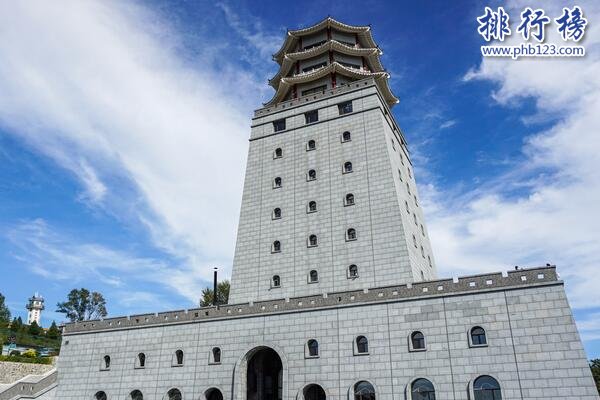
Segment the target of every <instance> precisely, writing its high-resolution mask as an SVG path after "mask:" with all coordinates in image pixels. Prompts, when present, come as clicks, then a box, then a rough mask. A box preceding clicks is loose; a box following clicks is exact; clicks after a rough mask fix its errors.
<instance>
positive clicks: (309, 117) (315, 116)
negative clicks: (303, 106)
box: [304, 110, 319, 124]
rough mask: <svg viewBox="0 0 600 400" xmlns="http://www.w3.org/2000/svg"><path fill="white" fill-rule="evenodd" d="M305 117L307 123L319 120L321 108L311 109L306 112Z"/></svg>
mask: <svg viewBox="0 0 600 400" xmlns="http://www.w3.org/2000/svg"><path fill="white" fill-rule="evenodd" d="M304 118H305V120H306V123H307V124H312V123H313V122H317V121H318V120H319V110H313V111H309V112H307V113H304Z"/></svg>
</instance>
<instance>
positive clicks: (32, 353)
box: [21, 349, 37, 358]
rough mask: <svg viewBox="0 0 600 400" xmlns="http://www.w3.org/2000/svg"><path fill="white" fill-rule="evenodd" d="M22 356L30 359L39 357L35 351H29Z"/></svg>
mask: <svg viewBox="0 0 600 400" xmlns="http://www.w3.org/2000/svg"><path fill="white" fill-rule="evenodd" d="M21 355H22V356H23V357H28V358H36V357H37V353H36V351H35V350H34V349H27V350H25V351H24V352H23V354H21Z"/></svg>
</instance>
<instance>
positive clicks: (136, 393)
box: [129, 390, 144, 400]
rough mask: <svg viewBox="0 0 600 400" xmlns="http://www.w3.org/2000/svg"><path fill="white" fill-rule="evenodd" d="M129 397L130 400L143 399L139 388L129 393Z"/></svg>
mask: <svg viewBox="0 0 600 400" xmlns="http://www.w3.org/2000/svg"><path fill="white" fill-rule="evenodd" d="M129 398H130V399H131V400H144V395H143V394H142V392H140V391H139V390H134V391H132V392H131V393H129Z"/></svg>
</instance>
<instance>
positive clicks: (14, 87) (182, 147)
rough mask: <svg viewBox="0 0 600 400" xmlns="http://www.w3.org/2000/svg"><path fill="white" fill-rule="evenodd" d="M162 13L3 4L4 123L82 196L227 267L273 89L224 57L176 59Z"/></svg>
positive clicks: (172, 246)
mask: <svg viewBox="0 0 600 400" xmlns="http://www.w3.org/2000/svg"><path fill="white" fill-rule="evenodd" d="M159 21H161V18H160V16H156V15H152V14H150V12H149V11H148V10H145V9H143V8H141V7H140V6H139V5H136V4H133V3H129V2H110V1H109V2H99V1H86V2H69V4H68V6H65V7H60V6H57V4H56V3H52V4H50V3H48V2H44V1H32V2H8V3H6V4H4V5H3V12H2V13H0V26H2V35H0V55H1V56H0V125H3V126H5V127H7V128H8V131H10V132H11V133H13V134H14V135H17V136H18V137H20V138H21V139H22V140H24V141H25V142H26V143H28V144H29V145H30V146H32V147H33V148H35V149H37V151H39V152H41V153H43V154H45V155H47V156H49V157H51V158H52V159H54V160H55V161H56V162H57V163H58V164H59V165H61V166H62V167H64V168H66V169H68V170H69V171H72V173H73V174H74V176H75V177H76V178H78V179H79V180H80V181H81V184H82V185H83V188H84V191H83V193H82V194H81V196H80V199H81V200H83V201H86V202H88V203H89V204H91V205H92V206H97V207H101V208H103V209H104V210H106V211H107V212H109V213H111V214H115V215H119V216H120V217H121V218H129V219H131V221H129V222H131V223H134V224H135V223H136V222H137V223H138V224H139V221H141V222H143V223H144V224H146V225H147V227H148V232H150V233H151V234H152V238H153V240H154V242H155V244H156V245H158V246H160V247H161V248H162V249H165V250H167V251H169V252H170V253H172V255H173V256H174V257H181V258H184V259H185V262H184V263H183V265H185V266H186V268H188V269H193V270H194V271H197V272H200V276H202V277H204V278H209V276H210V269H209V268H206V266H207V265H208V264H211V265H214V264H217V265H221V266H223V267H224V269H225V271H227V272H226V274H227V273H228V270H229V267H230V266H229V265H228V264H229V262H230V260H231V258H232V253H233V249H234V245H235V232H236V224H237V218H238V215H237V213H236V212H235V211H236V210H238V209H239V203H240V199H241V189H242V181H243V172H244V168H245V157H246V146H247V137H248V134H249V123H250V121H249V116H250V111H251V107H252V106H256V105H259V104H260V102H259V100H260V98H259V96H261V94H262V91H261V90H266V85H264V82H257V81H256V79H255V78H254V77H253V75H251V74H249V73H246V72H244V71H243V70H239V69H236V68H235V67H233V66H232V65H230V64H228V62H227V59H223V58H220V59H218V62H219V64H218V65H217V64H200V63H199V64H197V65H192V66H189V64H186V63H185V62H184V61H179V60H181V58H180V57H178V55H177V54H175V53H173V52H172V51H171V50H170V49H172V48H175V47H176V46H174V45H172V41H175V40H176V39H174V37H175V36H176V35H175V34H174V33H173V32H171V31H170V29H169V27H168V26H163V25H160V24H159ZM198 40H205V41H206V43H204V44H205V46H199V47H203V48H204V49H205V51H207V52H210V46H211V45H214V46H217V47H218V46H220V43H219V42H220V40H219V38H214V37H213V38H204V39H202V38H198ZM212 43H214V44H212ZM265 51H266V50H265ZM215 60H217V59H215ZM215 62H216V61H215ZM258 87H260V88H261V90H256V88H258ZM262 88H264V89H262ZM240 93H244V95H243V96H240V95H239V94H240ZM131 215H134V218H131ZM179 272H181V270H175V271H173V273H174V275H175V276H177V275H178V273H179ZM181 281H182V282H183V284H185V285H186V286H188V287H189V286H190V284H189V283H188V282H189V278H185V279H184V278H183V277H182V278H181Z"/></svg>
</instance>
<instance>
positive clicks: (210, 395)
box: [204, 388, 223, 400]
mask: <svg viewBox="0 0 600 400" xmlns="http://www.w3.org/2000/svg"><path fill="white" fill-rule="evenodd" d="M204 397H205V398H206V400H223V393H221V391H220V390H219V389H217V388H210V389H208V390H207V391H206V392H204Z"/></svg>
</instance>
